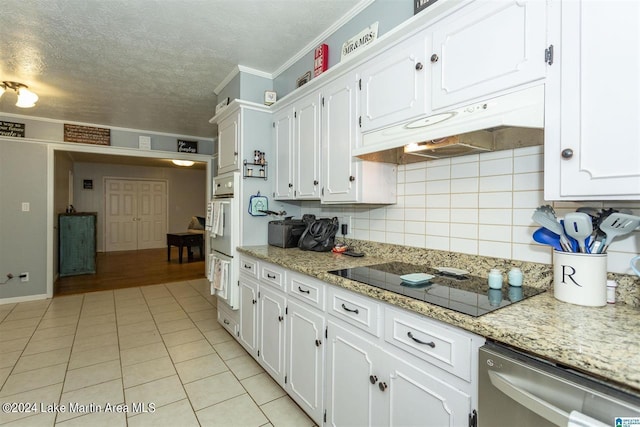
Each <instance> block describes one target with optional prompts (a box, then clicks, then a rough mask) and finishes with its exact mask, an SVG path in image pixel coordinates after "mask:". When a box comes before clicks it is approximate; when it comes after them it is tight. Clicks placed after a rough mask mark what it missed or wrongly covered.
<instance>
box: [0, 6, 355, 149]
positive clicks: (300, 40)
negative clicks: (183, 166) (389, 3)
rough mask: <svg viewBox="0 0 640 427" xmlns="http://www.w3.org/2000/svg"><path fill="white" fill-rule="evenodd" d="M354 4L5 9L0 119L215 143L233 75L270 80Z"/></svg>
mask: <svg viewBox="0 0 640 427" xmlns="http://www.w3.org/2000/svg"><path fill="white" fill-rule="evenodd" d="M359 2H360V0H2V4H1V5H0V80H14V81H18V82H21V83H25V84H27V85H28V86H29V87H30V89H31V90H33V91H34V92H36V93H37V94H38V95H39V96H40V100H39V101H38V104H37V105H36V107H34V108H31V109H20V108H17V107H15V105H14V104H15V101H16V97H15V94H14V93H10V92H6V93H5V94H4V96H2V98H0V112H4V113H12V114H23V115H28V116H35V117H46V118H52V119H59V120H65V121H75V122H84V123H95V124H101V125H105V126H113V127H124V128H134V129H145V130H153V131H157V132H167V133H175V134H181V135H190V136H200V137H208V138H210V137H213V136H214V135H213V132H214V128H213V126H212V125H210V124H209V123H208V120H209V119H210V118H211V117H212V116H213V114H214V110H215V104H216V102H217V100H216V96H215V94H214V89H215V88H216V87H217V86H218V84H220V82H222V81H223V80H224V78H225V77H227V75H229V73H230V72H232V71H233V70H234V68H235V66H236V65H243V66H246V67H250V68H253V69H257V70H261V71H264V72H266V73H273V72H275V71H276V70H278V68H280V67H281V66H282V65H283V64H284V63H286V62H287V60H289V59H290V58H291V57H292V56H294V55H295V54H297V53H298V52H299V51H300V50H301V49H303V48H304V47H305V46H306V45H308V44H309V43H311V42H312V41H313V40H314V39H315V38H316V37H318V36H319V35H320V34H322V33H323V32H324V31H325V30H327V29H328V28H329V27H330V26H331V25H332V24H333V23H334V22H336V21H338V20H339V19H340V18H341V17H342V16H344V15H345V14H346V13H347V12H349V11H350V10H351V9H352V8H353V7H354V6H356V5H357V4H358V3H359Z"/></svg>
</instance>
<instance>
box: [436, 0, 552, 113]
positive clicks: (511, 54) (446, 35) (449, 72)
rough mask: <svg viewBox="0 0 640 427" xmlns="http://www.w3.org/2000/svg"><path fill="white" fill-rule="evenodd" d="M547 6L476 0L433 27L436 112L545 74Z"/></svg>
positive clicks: (536, 1) (538, 0) (538, 1)
mask: <svg viewBox="0 0 640 427" xmlns="http://www.w3.org/2000/svg"><path fill="white" fill-rule="evenodd" d="M546 6H547V5H546V2H545V1H541V0H534V1H522V0H501V1H475V2H473V3H471V4H470V5H468V6H466V7H464V8H462V9H460V10H458V11H456V12H455V13H453V14H452V15H450V16H448V17H446V18H445V19H443V20H442V21H440V22H438V23H437V24H435V25H434V26H433V27H431V29H430V31H432V37H433V50H432V52H430V54H429V59H428V61H429V62H430V64H431V67H429V68H431V70H430V72H431V73H432V88H431V91H432V108H433V110H437V109H439V108H444V107H448V106H450V105H453V104H458V103H461V102H464V101H468V100H471V99H475V98H479V97H484V96H486V95H490V94H493V93H496V92H499V91H503V90H506V89H509V88H512V87H515V86H518V85H521V84H524V83H527V82H531V81H534V80H537V79H542V78H544V76H545V71H546V67H545V65H546V64H545V61H544V57H545V49H546V47H547V46H546V29H547V26H546Z"/></svg>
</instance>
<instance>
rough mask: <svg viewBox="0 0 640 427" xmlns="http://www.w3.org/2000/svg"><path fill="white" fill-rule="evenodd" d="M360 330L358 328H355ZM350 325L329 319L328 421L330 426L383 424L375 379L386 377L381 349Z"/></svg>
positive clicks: (326, 383) (326, 381)
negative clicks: (377, 411)
mask: <svg viewBox="0 0 640 427" xmlns="http://www.w3.org/2000/svg"><path fill="white" fill-rule="evenodd" d="M355 331H357V330H355ZM360 335H361V333H360V332H359V331H357V332H354V328H353V327H351V326H344V327H343V326H341V325H339V324H338V323H336V322H334V321H331V320H329V321H328V322H327V348H326V352H327V354H326V358H327V374H326V379H325V386H326V420H327V421H326V423H327V424H329V425H331V426H370V425H381V424H382V420H381V419H375V418H374V410H375V407H376V406H378V405H379V404H380V400H381V397H380V393H381V392H380V391H379V390H378V385H377V384H376V382H377V381H378V380H379V379H381V378H382V377H383V374H382V373H381V371H379V370H380V369H381V368H382V363H381V361H380V353H379V349H378V348H377V347H376V346H375V344H373V343H372V342H371V341H369V340H367V339H364V338H362V337H361V336H360Z"/></svg>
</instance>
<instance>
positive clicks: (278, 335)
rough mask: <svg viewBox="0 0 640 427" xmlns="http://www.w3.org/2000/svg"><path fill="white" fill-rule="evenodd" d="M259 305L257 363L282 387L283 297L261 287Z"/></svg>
mask: <svg viewBox="0 0 640 427" xmlns="http://www.w3.org/2000/svg"><path fill="white" fill-rule="evenodd" d="M259 304H260V308H259V310H258V311H259V316H260V324H259V328H260V340H259V341H260V344H259V347H260V351H259V353H258V362H260V364H261V365H262V367H263V368H264V369H265V370H266V371H267V372H268V373H269V374H270V375H271V376H272V377H273V379H275V380H276V381H277V382H278V383H279V384H280V385H281V386H282V387H284V363H285V354H284V342H285V341H284V340H285V318H284V316H285V299H284V295H282V294H281V293H279V292H275V291H272V290H271V289H267V288H265V287H263V286H261V287H260V298H259Z"/></svg>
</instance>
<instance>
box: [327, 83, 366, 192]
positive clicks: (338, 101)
mask: <svg viewBox="0 0 640 427" xmlns="http://www.w3.org/2000/svg"><path fill="white" fill-rule="evenodd" d="M356 89H357V81H356V76H355V74H351V73H350V74H347V75H345V76H342V77H339V78H338V79H336V80H334V81H333V82H331V83H329V84H328V85H327V86H326V87H325V88H324V90H323V98H324V105H323V108H322V150H323V152H322V154H323V155H322V179H323V182H324V186H323V189H322V201H324V202H353V201H357V199H358V178H359V176H358V175H359V173H358V172H359V170H360V167H359V163H361V162H360V161H358V160H355V159H354V158H352V157H351V149H352V148H353V147H356V146H357V143H358V136H359V131H358V129H357V110H356V95H357V92H356Z"/></svg>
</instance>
